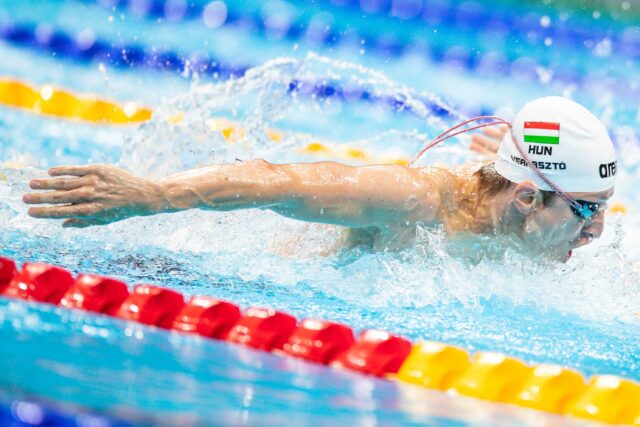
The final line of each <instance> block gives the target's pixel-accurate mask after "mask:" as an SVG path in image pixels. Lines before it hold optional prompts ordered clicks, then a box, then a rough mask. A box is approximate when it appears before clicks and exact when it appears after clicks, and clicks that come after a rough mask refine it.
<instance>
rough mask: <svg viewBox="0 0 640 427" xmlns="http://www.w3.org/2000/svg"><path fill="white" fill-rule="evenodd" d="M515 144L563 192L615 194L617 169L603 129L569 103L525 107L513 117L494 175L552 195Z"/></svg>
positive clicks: (558, 100) (548, 100)
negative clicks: (525, 182)
mask: <svg viewBox="0 0 640 427" xmlns="http://www.w3.org/2000/svg"><path fill="white" fill-rule="evenodd" d="M514 139H515V140H517V141H518V142H519V143H520V146H521V147H522V148H523V149H524V151H525V153H526V155H527V156H528V157H529V159H530V160H531V161H532V162H534V165H536V166H537V167H538V169H539V170H540V171H541V172H542V173H543V174H545V175H546V176H547V177H548V178H549V179H551V181H553V183H554V184H556V185H557V186H558V187H560V188H561V189H562V190H564V191H566V192H594V193H595V192H601V191H605V190H609V189H612V188H613V185H614V182H615V175H616V165H617V163H616V156H615V150H614V148H613V143H612V142H611V139H610V138H609V134H608V133H607V129H606V128H605V127H604V125H603V124H602V123H601V122H600V120H598V118H597V117H596V116H594V115H593V114H591V113H590V112H589V111H588V110H587V109H586V108H584V107H583V106H581V105H580V104H578V103H576V102H574V101H571V100H570V99H567V98H562V97H559V96H548V97H544V98H538V99H535V100H533V101H531V102H529V103H527V104H526V105H525V106H524V107H523V108H522V109H521V110H520V111H519V112H518V114H516V117H515V119H514V120H513V122H512V126H511V132H507V134H506V135H505V137H504V139H503V140H502V144H501V145H500V149H499V151H498V159H497V160H496V171H497V172H498V173H499V174H500V175H502V176H503V177H504V178H506V179H508V180H509V181H511V182H515V183H520V182H523V181H532V182H534V183H535V184H536V185H537V186H538V188H540V189H541V190H549V191H551V190H554V189H553V188H551V187H550V186H549V185H548V184H547V183H546V182H545V181H543V180H542V179H540V177H539V176H538V175H537V174H536V173H534V171H533V170H532V169H531V168H530V167H529V166H528V165H527V162H526V161H525V159H523V158H522V157H523V156H522V155H521V153H520V152H519V150H518V147H517V146H516V144H515V142H514Z"/></svg>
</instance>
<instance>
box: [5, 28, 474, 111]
mask: <svg viewBox="0 0 640 427" xmlns="http://www.w3.org/2000/svg"><path fill="white" fill-rule="evenodd" d="M0 39H3V40H6V41H8V42H10V43H12V44H15V45H18V46H21V47H28V48H32V49H34V50H38V51H45V52H50V53H51V54H53V55H55V56H56V57H58V58H68V59H71V60H76V61H80V62H92V61H98V62H105V63H107V64H109V65H111V66H114V67H117V68H138V67H139V68H145V69H150V70H159V71H173V72H182V71H184V69H185V67H188V68H189V69H190V70H192V71H194V72H199V73H203V74H204V75H214V76H215V77H217V78H219V79H228V78H236V77H241V76H243V75H244V74H245V73H246V71H247V70H248V69H249V67H248V66H232V65H228V64H224V63H223V62H222V61H220V60H219V59H218V58H216V57H214V56H211V55H210V56H206V57H204V56H194V55H189V54H183V53H180V52H175V51H169V50H167V51H158V50H156V49H153V48H152V49H145V48H144V47H143V46H141V45H137V44H127V45H116V46H114V45H110V44H109V43H108V42H106V41H103V40H99V39H96V40H95V41H94V42H93V43H92V44H91V45H90V46H86V45H83V44H82V43H81V42H79V41H78V40H76V38H75V37H73V36H72V35H70V34H68V33H65V32H64V31H61V30H55V29H54V30H52V31H51V33H50V36H49V37H47V38H46V39H43V38H42V37H41V36H39V35H38V27H37V25H33V24H24V23H17V22H10V21H8V20H4V21H2V22H0ZM288 90H289V92H290V93H293V92H296V93H301V94H307V95H310V96H313V97H315V98H320V99H325V98H329V97H331V98H333V99H339V100H342V101H356V100H359V101H364V102H369V103H378V104H384V105H386V106H388V107H390V108H392V109H394V110H397V111H400V110H409V111H413V107H412V106H411V104H410V103H409V102H407V99H406V98H405V97H404V96H403V95H397V96H392V95H387V96H377V95H375V94H373V93H371V92H370V91H367V90H362V91H351V92H347V91H346V90H345V89H344V88H341V87H339V86H336V85H331V84H328V83H324V82H307V81H304V82H303V81H299V80H294V81H292V82H291V83H290V85H289V88H288ZM420 101H421V103H422V104H423V105H422V106H423V107H425V108H426V109H428V110H429V111H430V112H431V113H433V114H434V115H436V116H439V117H447V116H455V113H453V111H451V110H450V109H449V108H448V107H446V106H444V105H442V104H440V103H437V102H435V101H433V100H430V99H421V100H420ZM483 111H484V110H483Z"/></svg>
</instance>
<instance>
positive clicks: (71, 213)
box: [28, 203, 101, 219]
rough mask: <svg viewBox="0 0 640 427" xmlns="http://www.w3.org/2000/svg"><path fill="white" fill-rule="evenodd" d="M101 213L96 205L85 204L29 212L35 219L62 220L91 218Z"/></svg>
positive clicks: (34, 209) (32, 209)
mask: <svg viewBox="0 0 640 427" xmlns="http://www.w3.org/2000/svg"><path fill="white" fill-rule="evenodd" d="M100 211H101V209H100V207H99V206H98V205H96V204H95V203H83V204H81V205H64V206H53V207H46V208H42V207H40V208H31V209H29V211H28V212H29V215H30V216H32V217H34V218H50V219H62V218H82V217H91V216H93V215H95V214H97V213H98V212H100Z"/></svg>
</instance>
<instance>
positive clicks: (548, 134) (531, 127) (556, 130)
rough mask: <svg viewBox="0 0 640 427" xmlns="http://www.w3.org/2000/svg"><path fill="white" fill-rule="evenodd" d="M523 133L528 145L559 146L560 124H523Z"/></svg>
mask: <svg viewBox="0 0 640 427" xmlns="http://www.w3.org/2000/svg"><path fill="white" fill-rule="evenodd" d="M523 133H524V142H527V143H529V144H552V145H558V144H560V123H552V122H524V132H523Z"/></svg>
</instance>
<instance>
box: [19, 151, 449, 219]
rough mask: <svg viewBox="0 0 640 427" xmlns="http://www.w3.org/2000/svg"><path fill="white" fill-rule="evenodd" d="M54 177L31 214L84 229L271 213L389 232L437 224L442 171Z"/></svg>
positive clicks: (75, 172)
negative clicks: (207, 214)
mask: <svg viewBox="0 0 640 427" xmlns="http://www.w3.org/2000/svg"><path fill="white" fill-rule="evenodd" d="M50 174H51V175H53V176H54V178H50V179H44V180H34V181H32V182H31V187H32V188H34V189H36V190H53V191H50V192H46V193H31V194H27V195H25V197H24V201H25V202H26V203H29V204H53V205H56V206H49V207H36V208H32V209H30V210H29V213H30V214H31V215H32V216H34V217H39V218H67V219H68V220H67V222H66V223H65V224H66V225H67V226H76V227H84V226H90V225H101V224H107V223H110V222H115V221H119V220H122V219H126V218H128V217H132V216H141V215H154V214H157V213H165V212H177V211H181V210H187V209H209V210H218V211H230V210H237V209H249V208H258V209H269V210H273V211H275V212H277V213H280V214H282V215H284V216H287V217H290V218H295V219H299V220H303V221H309V222H319V223H326V224H335V225H343V226H346V227H354V228H365V227H378V228H385V227H386V226H388V225H389V224H402V223H407V222H409V223H411V222H415V221H423V222H424V221H426V222H431V221H436V220H437V216H438V212H439V208H440V194H441V188H440V187H439V186H440V185H441V184H442V183H443V182H444V181H443V180H442V179H441V178H439V177H438V174H437V173H433V174H432V173H430V172H429V171H425V170H420V169H415V168H410V167H407V166H401V165H374V166H349V165H344V164H340V163H334V162H316V163H296V164H272V163H269V162H266V161H264V160H252V161H247V162H242V163H238V164H218V165H208V166H204V167H199V168H196V169H192V170H189V171H185V172H182V173H179V174H176V175H172V176H169V177H167V178H165V179H162V180H157V181H155V180H148V179H145V178H142V177H139V176H136V175H134V174H131V173H130V172H127V171H125V170H123V169H120V168H117V167H115V166H109V165H93V166H65V167H57V168H53V169H52V170H51V171H50Z"/></svg>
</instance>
